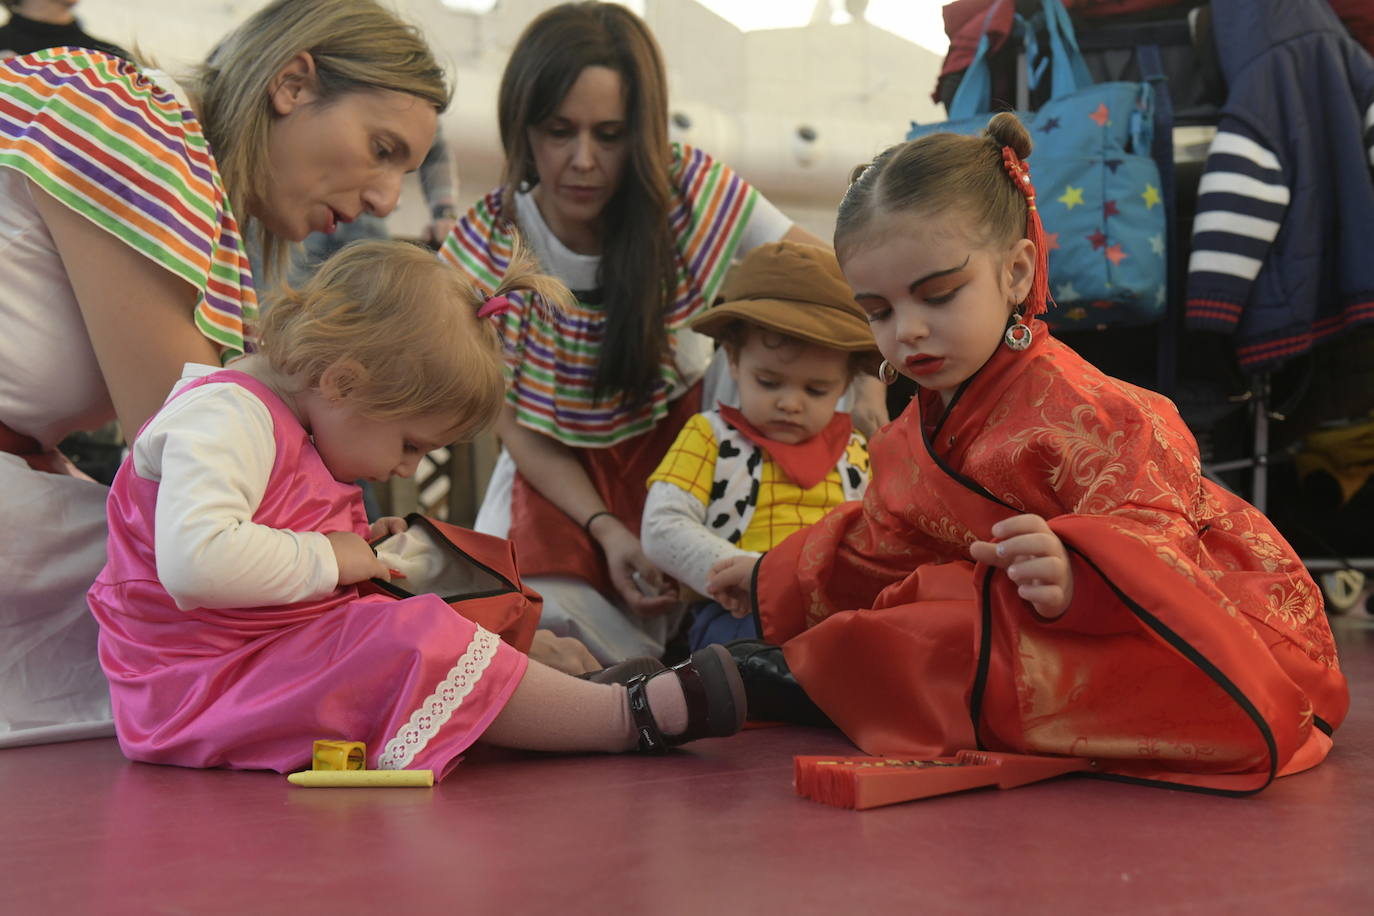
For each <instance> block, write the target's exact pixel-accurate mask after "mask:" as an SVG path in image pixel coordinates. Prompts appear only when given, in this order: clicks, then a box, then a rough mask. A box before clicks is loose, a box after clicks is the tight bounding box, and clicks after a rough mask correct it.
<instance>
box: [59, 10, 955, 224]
mask: <svg viewBox="0 0 1374 916" xmlns="http://www.w3.org/2000/svg"><path fill="white" fill-rule="evenodd" d="M742 2H744V0H742ZM748 2H754V0H748ZM821 2H822V3H824V2H826V0H821ZM911 2H926V3H932V2H936V0H911ZM259 5H260V4H259V3H258V2H256V0H177V2H173V0H119V2H116V0H83V2H82V3H81V5H80V6H79V7H78V13H79V14H80V16H81V19H82V22H83V24H84V25H85V27H86V30H87V31H88V32H90V33H91V34H93V35H97V36H101V37H106V38H109V39H111V40H113V41H115V42H117V43H119V44H123V45H125V46H130V47H131V46H134V45H135V44H136V45H137V46H138V48H139V50H140V51H142V52H143V53H144V54H147V55H150V56H152V57H153V58H155V59H156V60H157V62H158V63H159V64H160V65H161V66H162V67H163V68H164V69H167V70H170V71H172V72H174V73H175V72H176V70H177V69H178V68H179V67H184V66H186V65H188V64H190V63H192V62H194V61H196V60H198V59H200V58H202V57H203V56H204V55H205V54H206V53H207V52H208V51H209V49H210V48H211V47H212V46H213V45H214V43H215V42H216V41H218V40H219V38H220V37H221V36H222V35H223V34H224V33H225V32H226V31H228V30H229V29H230V28H232V27H233V26H234V25H235V24H236V23H237V22H239V21H241V20H242V19H243V18H244V17H246V16H247V15H248V14H249V13H250V12H251V11H252V10H254V9H256V8H257V7H258V6H259ZM393 5H394V6H395V8H396V9H398V10H400V11H401V13H402V15H404V16H405V17H406V18H408V19H410V20H411V21H413V22H415V23H416V24H417V25H419V26H420V27H421V29H422V30H423V31H424V33H425V35H426V37H427V38H428V39H429V41H430V43H431V44H432V45H433V47H434V48H435V50H436V52H437V53H438V54H439V56H440V58H441V60H443V61H445V62H446V63H448V64H449V65H450V67H451V68H452V72H453V73H454V75H455V78H456V86H457V92H456V94H455V98H454V103H453V105H452V107H451V108H450V109H449V111H448V112H447V113H446V114H445V115H444V130H445V133H446V135H447V136H448V139H449V142H450V144H451V145H452V146H453V150H454V154H455V158H456V160H457V163H458V170H459V174H460V177H461V181H462V184H461V186H460V193H459V199H460V201H461V202H462V203H464V204H467V203H469V202H471V201H472V200H474V199H476V198H477V197H479V196H480V195H481V194H483V193H485V192H486V191H487V190H488V189H489V188H490V187H492V186H493V185H494V184H495V183H496V181H497V179H498V174H499V170H500V145H499V142H498V140H497V129H496V87H497V84H498V82H499V80H500V77H501V70H502V68H503V67H504V66H505V62H506V59H507V57H508V56H509V54H510V49H511V46H512V45H513V44H514V42H515V39H516V38H517V37H518V36H519V34H520V31H521V29H522V28H523V27H524V25H525V23H527V22H528V21H529V20H530V19H531V18H532V17H533V16H534V15H535V14H537V13H538V12H539V11H540V10H542V9H545V8H547V7H548V6H551V5H553V3H552V2H549V0H501V2H500V3H498V4H497V6H496V8H495V9H494V10H493V11H492V12H490V13H488V14H486V15H485V16H472V15H468V14H462V13H456V12H453V11H452V10H449V9H448V8H446V7H444V6H442V5H441V4H440V3H439V0H397V2H394V3H393ZM644 16H645V19H646V20H647V21H648V23H649V25H650V26H651V27H652V28H653V30H654V33H655V34H656V35H657V37H658V39H659V41H660V43H661V44H662V46H663V51H664V56H665V58H666V60H667V66H668V78H669V79H668V82H669V98H670V106H671V108H672V110H674V111H681V112H683V113H685V114H687V115H688V117H689V118H690V119H691V121H692V125H691V127H690V128H689V129H688V130H685V131H680V130H674V131H673V136H674V138H675V139H682V140H686V141H688V142H691V143H694V144H697V145H698V146H701V147H702V148H704V149H706V150H707V151H708V152H711V153H712V154H714V155H715V156H717V157H719V158H720V159H722V160H724V161H725V162H728V163H729V164H730V165H732V166H733V167H734V168H735V169H737V170H738V171H739V172H740V173H741V174H743V175H744V176H745V177H746V178H747V179H749V180H750V181H752V182H753V183H754V184H755V185H757V186H758V187H759V188H760V189H761V190H762V191H763V192H764V193H765V194H766V195H767V196H768V197H769V198H770V199H772V200H773V201H774V202H775V203H777V204H778V205H779V206H780V207H782V209H783V210H784V211H786V212H787V213H788V214H790V215H791V216H792V218H793V219H795V220H796V221H797V222H799V223H801V224H802V225H804V226H806V227H807V228H809V229H811V230H812V231H813V232H816V233H817V234H819V235H821V236H822V237H824V238H828V237H829V235H830V232H831V229H832V227H833V222H834V208H835V205H836V204H837V203H838V202H839V199H840V196H841V195H842V194H843V191H844V187H845V181H846V177H847V175H848V173H849V170H850V169H851V168H852V167H853V166H854V165H855V164H857V163H859V162H862V161H866V160H867V159H869V158H871V157H872V156H873V155H874V154H875V153H876V152H878V151H879V150H881V149H882V148H883V147H885V146H887V145H888V144H891V143H894V142H896V141H898V140H900V139H901V138H902V136H903V135H904V134H905V130H906V126H907V123H908V122H909V121H911V120H912V119H915V120H918V121H932V120H939V119H940V118H942V117H943V111H942V109H940V108H938V107H937V106H936V105H935V104H934V103H932V102H931V100H930V94H931V90H932V89H933V87H934V85H935V78H936V75H937V74H938V72H939V67H940V59H939V57H938V56H937V55H935V54H934V53H932V52H931V51H928V50H926V49H924V48H921V47H919V46H917V45H914V44H912V43H910V42H908V41H906V40H904V39H901V38H898V37H897V36H895V35H893V34H891V33H888V32H885V31H883V30H881V29H878V28H875V27H873V26H870V25H868V24H867V23H850V24H847V25H838V26H837V25H828V24H823V23H819V24H812V25H809V26H806V27H804V28H794V29H771V30H762V31H753V32H741V31H740V30H739V29H737V28H735V27H734V26H733V25H731V24H730V23H728V22H726V21H725V20H723V19H721V18H719V17H718V16H716V15H715V14H714V13H712V12H710V11H709V10H707V9H706V8H705V7H703V6H701V5H700V4H698V3H696V2H695V0H645V4H644ZM817 18H820V19H823V18H824V17H817ZM802 125H806V126H809V127H811V128H812V129H814V130H815V131H816V133H817V139H816V141H815V143H813V144H805V143H802V142H801V141H800V140H798V139H797V128H798V127H799V126H802ZM425 218H426V214H425V210H424V206H423V203H422V201H421V199H420V195H419V191H418V186H416V185H415V184H414V183H412V185H411V186H410V187H408V188H407V190H406V193H405V195H404V196H403V198H402V202H401V206H400V207H398V209H397V211H396V213H395V214H393V216H392V218H391V228H392V231H393V232H395V233H398V234H418V232H419V230H420V227H421V226H423V224H424V220H425Z"/></svg>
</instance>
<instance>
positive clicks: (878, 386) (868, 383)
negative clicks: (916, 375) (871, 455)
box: [849, 375, 892, 439]
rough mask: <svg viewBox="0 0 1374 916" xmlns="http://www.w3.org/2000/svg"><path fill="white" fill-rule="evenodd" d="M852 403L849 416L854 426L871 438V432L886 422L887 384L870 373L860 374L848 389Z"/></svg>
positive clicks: (887, 417) (888, 418) (887, 418)
mask: <svg viewBox="0 0 1374 916" xmlns="http://www.w3.org/2000/svg"><path fill="white" fill-rule="evenodd" d="M849 392H850V395H851V398H852V400H853V403H852V404H851V405H850V408H849V418H850V419H851V420H853V421H854V428H855V429H857V430H858V431H859V432H861V433H863V434H864V436H865V437H867V438H869V439H872V438H873V434H874V433H876V432H877V431H878V430H880V429H882V428H883V427H884V426H886V425H887V424H888V421H889V420H891V419H892V418H891V417H889V416H888V414H887V386H886V385H884V384H883V383H882V382H880V381H878V380H877V379H876V378H874V377H873V376H871V375H861V376H859V377H858V378H856V379H855V380H854V384H853V385H851V386H850V389H849Z"/></svg>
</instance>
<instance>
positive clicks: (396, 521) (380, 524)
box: [372, 515, 406, 541]
mask: <svg viewBox="0 0 1374 916" xmlns="http://www.w3.org/2000/svg"><path fill="white" fill-rule="evenodd" d="M405 530H406V520H405V519H403V518H397V517H396V516H394V515H384V516H382V517H381V518H379V519H377V520H376V521H375V522H373V523H372V540H374V541H375V540H377V538H381V537H386V536H387V535H389V534H400V533H401V532H402V531H405Z"/></svg>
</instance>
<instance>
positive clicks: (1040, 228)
mask: <svg viewBox="0 0 1374 916" xmlns="http://www.w3.org/2000/svg"><path fill="white" fill-rule="evenodd" d="M1002 166H1003V168H1005V169H1006V170H1007V174H1008V175H1010V176H1011V180H1012V183H1013V184H1015V185H1016V189H1017V190H1018V191H1020V192H1021V193H1022V194H1024V195H1026V238H1028V239H1030V240H1031V242H1032V243H1033V244H1034V245H1035V277H1034V278H1033V279H1032V280H1031V288H1030V292H1029V293H1027V294H1026V313H1025V317H1026V318H1027V319H1029V318H1033V317H1035V316H1036V315H1039V314H1040V313H1042V312H1044V311H1045V310H1046V309H1048V308H1049V307H1050V306H1051V305H1053V304H1054V300H1053V299H1052V298H1051V297H1050V269H1049V255H1048V252H1047V251H1046V250H1045V226H1044V224H1043V223H1041V222H1040V211H1039V210H1038V209H1037V208H1036V206H1035V186H1034V185H1032V184H1031V180H1030V166H1029V165H1027V164H1026V162H1025V161H1024V160H1023V159H1022V158H1021V157H1020V156H1018V155H1016V150H1014V149H1012V148H1011V147H1010V146H1004V147H1002Z"/></svg>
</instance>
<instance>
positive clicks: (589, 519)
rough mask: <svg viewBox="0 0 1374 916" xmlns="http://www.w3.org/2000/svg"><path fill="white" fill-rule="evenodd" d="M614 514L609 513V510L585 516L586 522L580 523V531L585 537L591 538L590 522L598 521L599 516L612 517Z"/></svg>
mask: <svg viewBox="0 0 1374 916" xmlns="http://www.w3.org/2000/svg"><path fill="white" fill-rule="evenodd" d="M614 514H615V513H614V512H612V511H610V510H609V509H602V510H601V511H600V512H593V513H592V514H591V515H589V516H587V520H586V521H585V522H583V523H582V531H583V532H584V533H585V534H586V535H587V537H591V536H592V522H594V521H596V520H597V519H599V518H600V517H601V516H603V515H614Z"/></svg>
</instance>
